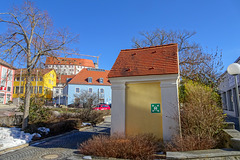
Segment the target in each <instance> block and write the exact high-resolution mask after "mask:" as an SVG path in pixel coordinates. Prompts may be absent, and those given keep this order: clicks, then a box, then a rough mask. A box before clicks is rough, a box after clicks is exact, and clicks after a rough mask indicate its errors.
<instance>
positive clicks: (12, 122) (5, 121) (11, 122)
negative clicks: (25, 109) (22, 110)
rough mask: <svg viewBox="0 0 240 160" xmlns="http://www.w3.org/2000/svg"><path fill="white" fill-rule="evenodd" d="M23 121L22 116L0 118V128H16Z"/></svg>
mask: <svg viewBox="0 0 240 160" xmlns="http://www.w3.org/2000/svg"><path fill="white" fill-rule="evenodd" d="M22 120H23V115H10V116H1V117H0V126H2V127H6V126H17V125H21V123H22Z"/></svg>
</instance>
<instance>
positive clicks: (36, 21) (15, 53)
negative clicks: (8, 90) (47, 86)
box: [0, 0, 77, 129]
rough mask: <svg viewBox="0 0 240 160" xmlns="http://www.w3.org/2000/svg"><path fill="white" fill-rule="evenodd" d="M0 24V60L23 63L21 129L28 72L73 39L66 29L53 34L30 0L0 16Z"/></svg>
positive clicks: (27, 99)
mask: <svg viewBox="0 0 240 160" xmlns="http://www.w3.org/2000/svg"><path fill="white" fill-rule="evenodd" d="M0 22H1V23H5V24H6V25H7V28H8V30H7V32H6V33H4V34H2V35H0V51H1V53H3V54H1V57H2V58H3V59H11V60H12V61H18V62H19V63H21V64H25V65H26V68H27V74H26V92H25V103H24V117H23V124H22V129H25V128H26V127H27V124H28V116H29V104H30V85H31V72H32V70H33V68H35V67H36V66H37V65H38V64H39V62H40V60H41V59H42V58H43V57H46V56H57V55H58V54H60V53H61V52H60V51H62V52H65V51H66V49H67V47H68V46H67V45H68V44H69V43H70V42H72V41H73V40H75V39H76V38H77V37H76V36H72V35H71V34H70V33H69V32H68V31H67V30H66V29H63V30H58V31H55V30H54V29H53V24H52V21H51V18H50V17H49V15H48V13H47V12H46V11H41V10H39V9H38V8H37V7H35V6H34V5H33V3H32V2H30V1H28V0H27V1H25V2H24V5H23V6H22V7H13V8H12V10H10V11H9V12H8V13H0Z"/></svg>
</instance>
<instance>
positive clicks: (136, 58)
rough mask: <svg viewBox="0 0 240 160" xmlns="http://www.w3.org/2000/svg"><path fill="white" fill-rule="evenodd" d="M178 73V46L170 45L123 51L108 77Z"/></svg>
mask: <svg viewBox="0 0 240 160" xmlns="http://www.w3.org/2000/svg"><path fill="white" fill-rule="evenodd" d="M177 73H178V46H177V44H168V45H161V46H154V47H144V48H138V49H126V50H121V52H120V54H119V55H118V58H117V60H116V61H115V63H114V65H113V67H112V69H111V70H110V72H109V75H108V77H109V78H112V77H128V76H145V75H163V74H177Z"/></svg>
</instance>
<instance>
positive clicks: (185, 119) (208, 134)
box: [168, 81, 225, 151]
mask: <svg viewBox="0 0 240 160" xmlns="http://www.w3.org/2000/svg"><path fill="white" fill-rule="evenodd" d="M181 87H182V88H180V96H179V97H180V102H181V109H180V118H181V129H182V138H181V137H179V136H177V137H175V138H174V139H173V143H172V144H171V145H170V147H168V149H171V150H179V151H187V150H198V149H210V148H214V147H216V146H217V145H218V143H219V141H220V139H221V131H222V129H223V128H224V124H223V122H224V118H225V115H224V114H223V112H222V109H221V107H220V106H218V105H219V95H218V94H217V93H216V92H215V91H214V90H213V89H212V88H210V87H207V86H205V85H201V84H199V83H196V82H192V81H188V82H185V84H184V85H182V86H181Z"/></svg>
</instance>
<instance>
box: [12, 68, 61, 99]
mask: <svg viewBox="0 0 240 160" xmlns="http://www.w3.org/2000/svg"><path fill="white" fill-rule="evenodd" d="M26 73H27V70H26V69H18V70H16V72H15V78H14V91H13V98H22V97H24V96H25V85H26ZM31 75H32V76H31V91H30V92H31V96H34V95H38V96H44V97H45V98H48V99H52V90H53V87H55V86H56V77H57V76H56V72H55V70H54V69H34V70H33V71H32V74H31Z"/></svg>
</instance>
